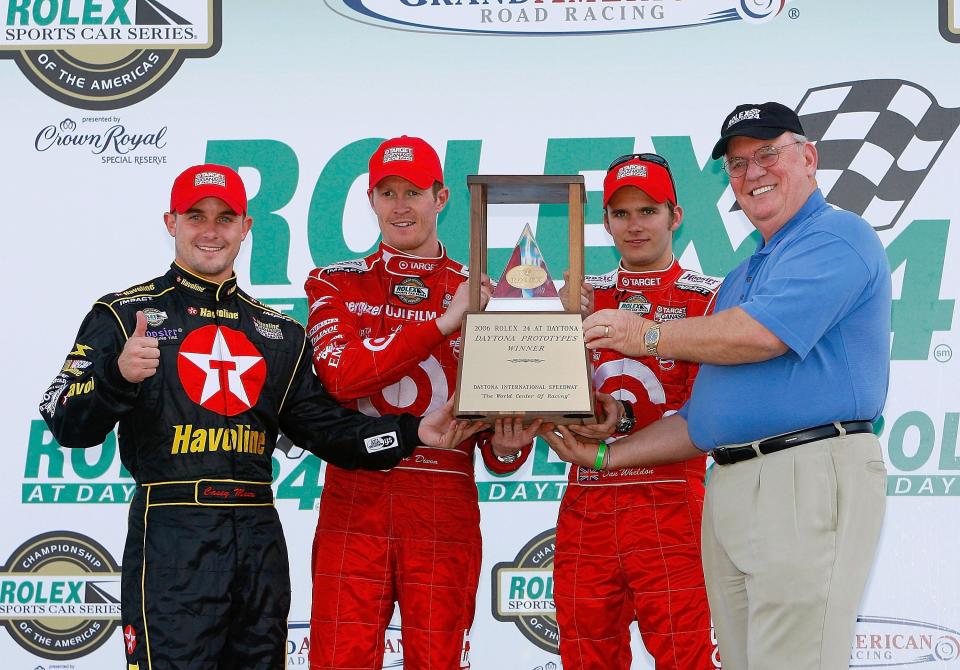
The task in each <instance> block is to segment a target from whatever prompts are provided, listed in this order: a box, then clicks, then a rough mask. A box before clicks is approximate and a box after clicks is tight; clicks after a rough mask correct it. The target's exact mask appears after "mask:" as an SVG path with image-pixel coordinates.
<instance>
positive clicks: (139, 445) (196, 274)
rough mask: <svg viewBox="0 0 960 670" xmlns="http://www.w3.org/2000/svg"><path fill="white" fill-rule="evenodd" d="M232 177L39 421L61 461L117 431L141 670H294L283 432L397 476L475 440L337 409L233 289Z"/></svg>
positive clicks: (199, 172)
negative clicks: (281, 511)
mask: <svg viewBox="0 0 960 670" xmlns="http://www.w3.org/2000/svg"><path fill="white" fill-rule="evenodd" d="M246 209H247V202H246V194H245V191H244V188H243V183H242V182H241V181H240V177H239V175H237V174H236V173H235V172H234V171H233V170H231V169H229V168H225V167H223V166H218V165H200V166H195V167H193V168H190V169H188V170H186V171H185V172H184V173H182V174H181V175H180V176H179V177H178V178H177V180H176V181H175V182H174V186H173V192H172V196H171V205H170V212H168V213H167V214H165V215H164V218H165V221H166V224H167V228H168V230H169V232H170V234H171V235H172V236H173V237H175V238H176V249H177V253H176V260H175V262H174V263H173V264H172V265H171V267H170V270H169V271H168V272H167V273H166V274H164V275H162V276H160V277H157V278H155V279H151V280H148V281H146V282H143V283H142V284H139V285H137V286H134V287H132V288H130V289H127V290H125V291H121V292H119V293H113V294H109V295H106V296H104V297H103V298H101V299H100V300H98V301H97V302H96V304H95V305H94V306H93V309H92V310H91V311H90V313H89V314H88V315H87V317H86V319H85V320H84V321H83V324H82V325H81V327H80V332H79V333H78V335H77V339H76V341H75V344H74V346H73V349H72V350H71V352H70V354H69V355H68V356H67V359H66V362H65V363H64V365H63V368H62V370H61V372H60V373H59V374H58V375H57V377H56V378H55V379H54V381H53V383H52V384H51V385H50V387H49V389H48V390H47V392H46V393H45V395H44V398H43V401H42V403H41V405H40V411H41V414H42V415H43V417H44V418H45V419H46V421H47V424H48V425H49V426H50V429H51V431H52V432H53V434H54V436H55V437H56V439H57V441H58V442H59V443H60V444H61V445H63V446H65V447H78V448H85V447H91V446H95V445H98V444H100V443H101V442H103V440H104V439H105V437H106V436H107V434H108V433H109V432H110V431H111V430H112V429H113V427H114V426H115V425H116V424H117V422H119V424H120V425H119V430H118V437H119V446H120V458H121V460H122V462H123V464H124V466H125V467H126V468H127V470H129V472H130V473H131V474H132V475H133V478H134V480H135V481H136V483H137V485H138V486H137V489H136V492H135V494H134V496H133V500H132V502H131V505H130V511H129V519H128V534H127V541H126V547H125V549H124V554H123V568H122V570H123V575H122V587H121V588H122V597H121V601H122V605H121V611H122V622H121V625H122V628H123V642H124V646H125V649H126V655H127V664H128V666H127V667H129V668H137V669H138V670H165V669H167V668H171V669H172V668H176V669H178V670H179V669H182V668H191V669H194V668H195V669H197V670H208V669H216V668H222V669H226V668H244V669H247V670H253V669H259V668H275V669H277V670H279V669H280V668H283V667H284V665H285V641H286V637H287V629H286V619H287V613H288V611H289V607H290V578H289V571H288V563H287V550H286V544H285V542H284V539H283V531H282V528H281V525H280V521H279V518H278V516H277V512H276V509H275V508H274V506H273V493H272V489H271V487H270V482H271V480H272V473H273V462H272V458H271V455H272V453H273V450H274V447H275V445H276V440H277V435H278V431H282V432H283V433H285V434H286V435H287V436H288V437H289V438H290V439H291V440H292V441H293V442H294V443H295V444H297V445H299V446H301V447H303V448H304V449H306V450H308V451H310V452H312V453H314V454H316V455H317V456H319V457H321V458H323V459H325V460H327V461H329V462H331V463H335V464H337V465H338V466H339V467H344V468H366V469H385V468H390V467H392V466H394V465H396V464H397V462H399V461H400V459H401V458H404V457H405V456H407V455H409V454H410V453H411V452H412V451H413V450H414V448H415V447H416V446H418V445H421V444H432V445H435V446H452V445H456V444H458V443H459V442H460V441H462V440H463V439H464V438H465V437H466V436H467V435H468V434H469V432H471V431H472V430H475V429H476V428H477V426H473V425H471V426H467V425H464V424H461V423H454V422H452V421H451V416H450V413H449V411H448V410H446V409H445V410H440V411H438V412H435V413H434V414H433V415H429V416H427V417H424V418H423V419H422V421H421V419H419V418H417V417H414V416H411V415H397V416H392V415H391V416H384V417H380V418H371V417H367V416H364V415H363V414H360V413H358V412H355V411H353V410H347V409H343V408H341V407H340V406H339V405H338V404H337V403H336V402H335V401H334V400H332V399H331V398H330V396H329V395H327V393H326V391H325V390H324V389H323V387H322V386H321V384H320V382H319V380H318V379H317V378H316V376H315V375H314V373H313V370H312V368H311V356H310V348H309V345H308V344H306V337H305V333H304V329H303V327H302V326H301V325H300V324H299V323H297V322H296V321H294V320H293V319H290V318H288V317H287V316H285V315H283V314H281V313H279V312H276V311H274V310H272V309H270V308H269V307H266V306H265V305H263V304H261V303H259V302H257V301H256V300H254V299H253V298H251V297H250V296H249V295H247V294H246V293H244V292H243V291H242V290H240V289H239V288H238V287H237V283H236V275H235V274H234V273H233V261H234V259H235V258H236V255H237V252H238V251H239V247H240V242H241V241H242V240H243V238H244V237H245V236H246V234H247V233H248V232H249V229H250V226H251V225H252V220H251V219H250V218H249V217H247V215H246Z"/></svg>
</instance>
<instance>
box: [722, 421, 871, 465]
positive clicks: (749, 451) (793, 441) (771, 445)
mask: <svg viewBox="0 0 960 670" xmlns="http://www.w3.org/2000/svg"><path fill="white" fill-rule="evenodd" d="M840 425H841V426H843V429H844V430H845V431H846V432H847V434H848V435H851V434H855V433H872V432H873V423H872V422H870V421H841V422H840ZM838 435H840V431H839V430H837V427H836V426H835V425H833V424H832V423H828V424H826V425H823V426H817V427H816V428H806V429H804V430H796V431H794V432H792V433H787V434H786V435H777V436H776V437H771V438H770V439H769V440H764V441H763V442H760V443H759V444H758V445H757V448H758V449H759V450H760V453H761V454H764V455H766V454H772V453H773V452H775V451H783V450H784V449H789V448H790V447H798V446H800V445H801V444H808V443H810V442H816V441H817V440H825V439H827V438H830V437H837V436H838ZM711 455H712V456H713V460H714V461H716V463H717V464H718V465H732V464H733V463H739V462H740V461H748V460H750V459H751V458H753V457H755V456H756V455H757V452H756V451H754V449H753V445H748V446H743V447H717V448H716V449H714V450H713V451H712V452H711Z"/></svg>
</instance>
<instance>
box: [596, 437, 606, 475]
mask: <svg viewBox="0 0 960 670" xmlns="http://www.w3.org/2000/svg"><path fill="white" fill-rule="evenodd" d="M606 455H607V443H606V442H601V443H600V448H599V449H597V460H596V462H595V463H594V464H593V469H594V470H603V457H604V456H606Z"/></svg>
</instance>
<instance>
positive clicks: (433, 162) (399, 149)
mask: <svg viewBox="0 0 960 670" xmlns="http://www.w3.org/2000/svg"><path fill="white" fill-rule="evenodd" d="M385 177H402V178H404V179H406V180H407V181H408V182H410V183H411V184H413V185H414V186H417V187H418V188H430V187H431V186H433V182H435V181H438V182H440V183H441V184H442V183H443V168H442V167H441V166H440V157H439V156H437V152H436V151H434V150H433V147H431V146H430V145H429V144H427V143H426V142H424V141H423V140H421V139H420V138H419V137H408V136H406V135H401V136H400V137H394V138H393V139H390V140H387V141H386V142H384V143H383V144H381V145H380V146H379V147H377V150H376V151H374V152H373V155H372V156H370V187H369V188H368V189H367V194H368V195H369V194H370V193H372V192H373V187H374V186H376V185H377V184H379V183H380V181H381V180H383V179H384V178H385Z"/></svg>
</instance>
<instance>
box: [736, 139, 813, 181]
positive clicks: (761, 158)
mask: <svg viewBox="0 0 960 670" xmlns="http://www.w3.org/2000/svg"><path fill="white" fill-rule="evenodd" d="M794 144H805V142H799V141H798V142H790V143H788V144H781V145H780V146H778V147H775V146H773V145H767V146H765V147H760V148H759V149H757V150H756V151H754V152H753V156H751V160H753V162H754V163H756V164H757V165H759V166H760V167H762V168H768V167H773V166H774V165H776V164H777V161H778V160H780V152H782V151H783V150H784V149H786V148H787V147H792V146H793V145H794ZM749 163H750V161H749V160H747V159H746V158H744V157H743V156H734V157H733V158H729V159H725V160H724V161H723V169H724V170H726V171H727V175H729V177H730V178H731V179H739V178H740V177H742V176H743V175H745V174H747V166H748V165H749Z"/></svg>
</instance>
